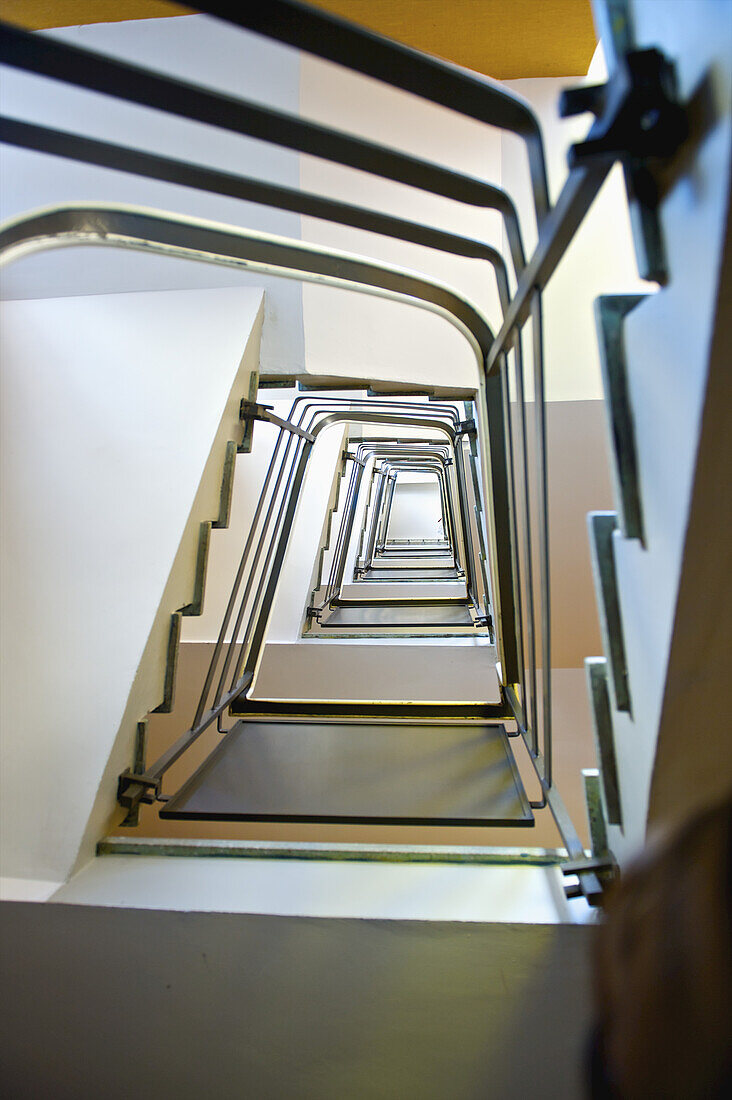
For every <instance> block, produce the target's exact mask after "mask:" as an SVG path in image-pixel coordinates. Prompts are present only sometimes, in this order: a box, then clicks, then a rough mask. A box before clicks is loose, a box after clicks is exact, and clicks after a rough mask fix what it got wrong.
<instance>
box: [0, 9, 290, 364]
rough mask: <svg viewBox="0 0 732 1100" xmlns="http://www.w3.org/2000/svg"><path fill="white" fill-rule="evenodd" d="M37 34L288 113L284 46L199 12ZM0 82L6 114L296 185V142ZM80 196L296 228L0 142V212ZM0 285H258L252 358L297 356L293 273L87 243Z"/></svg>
mask: <svg viewBox="0 0 732 1100" xmlns="http://www.w3.org/2000/svg"><path fill="white" fill-rule="evenodd" d="M49 33H50V34H51V36H52V37H54V38H58V39H60V40H61V41H63V42H67V43H69V44H71V45H74V46H80V47H82V48H86V49H91V50H98V51H100V52H103V53H107V54H110V55H112V56H114V57H118V58H120V59H122V60H125V61H131V62H134V63H137V64H140V65H143V66H146V67H149V68H151V69H156V70H158V71H162V72H164V73H166V74H170V75H173V76H179V77H181V78H183V79H187V80H191V81H194V82H197V83H200V84H201V85H204V86H207V87H209V88H213V89H216V90H220V91H224V92H227V93H230V94H233V95H238V96H243V97H246V98H250V99H252V100H254V101H260V102H261V101H266V102H267V103H270V104H271V105H272V106H274V107H277V108H279V109H281V110H286V111H295V112H296V111H297V108H298V97H299V61H298V54H297V52H296V51H294V50H289V49H287V48H285V47H283V46H279V45H277V44H275V43H273V42H268V41H267V40H265V39H263V38H261V36H256V35H251V34H248V33H247V32H245V31H235V30H233V29H232V28H231V27H228V26H226V25H225V24H223V23H221V22H217V21H216V20H215V19H209V18H207V17H205V16H202V15H193V16H184V17H179V18H175V19H145V20H141V21H131V22H121V23H94V24H91V25H87V26H80V27H65V28H62V29H59V30H54V31H51V32H49ZM0 81H1V82H2V99H3V111H4V113H5V114H7V115H10V116H13V117H17V118H20V119H23V120H27V121H31V122H37V123H40V124H42V125H46V126H52V127H57V128H58V129H62V130H64V129H66V130H70V131H73V132H77V133H78V132H80V131H81V132H83V134H84V135H86V136H89V137H94V138H98V139H100V140H103V141H112V142H116V143H119V144H121V145H128V146H132V147H133V148H139V149H143V150H150V151H152V152H155V153H159V154H163V155H167V156H171V157H176V158H179V159H182V160H189V161H192V162H196V163H200V164H204V165H206V166H209V167H213V168H220V169H222V170H224V171H231V172H238V173H241V174H243V175H249V176H254V177H257V176H260V177H261V178H263V179H269V180H272V181H274V182H277V183H282V184H286V185H289V186H291V187H297V186H298V177H299V166H298V159H299V158H298V154H297V153H292V152H289V151H288V150H284V149H279V148H277V147H276V146H273V145H269V144H267V143H265V142H261V141H256V140H254V139H250V138H245V137H240V136H238V135H236V134H232V133H227V132H226V131H223V130H217V129H215V128H213V127H208V126H203V125H200V124H197V123H189V122H185V121H183V120H182V119H178V118H175V117H174V116H172V115H167V114H165V113H163V112H159V111H153V110H148V109H146V108H144V107H137V106H134V105H132V104H125V103H123V102H121V101H114V100H111V99H109V98H108V97H106V96H103V95H97V94H94V93H91V92H85V91H83V90H81V89H75V88H73V87H71V86H70V85H64V84H60V83H58V82H56V81H53V80H48V79H43V78H41V77H37V76H32V75H30V74H23V73H20V72H18V71H15V70H12V69H8V68H5V67H2V68H0ZM83 200H88V201H96V202H113V203H114V202H117V203H118V202H126V203H134V204H140V205H143V206H150V207H156V208H159V209H163V210H169V211H174V212H177V213H180V214H187V215H191V216H194V217H201V218H208V219H212V220H214V221H221V222H228V223H231V224H234V225H239V226H246V227H248V228H251V229H257V230H262V231H265V232H270V233H278V234H282V235H283V236H288V237H299V236H300V219H299V216H298V215H296V214H290V213H285V212H280V211H277V210H274V209H269V208H267V207H263V206H259V205H255V204H252V203H245V202H240V201H237V200H235V199H227V198H223V197H221V196H217V195H210V194H206V193H204V192H198V191H194V190H192V189H190V188H186V187H177V186H174V185H171V184H166V183H160V182H157V181H155V180H147V179H142V178H139V177H135V176H132V175H128V174H126V173H124V172H115V171H112V170H111V169H106V168H96V167H93V166H89V165H84V164H80V163H75V162H73V161H70V160H64V159H62V158H60V157H51V156H46V155H43V154H40V153H34V152H29V151H25V150H20V149H14V148H12V147H10V146H3V150H2V157H1V158H0V211H1V213H0V217H1V218H2V219H5V218H9V217H14V216H16V215H18V214H21V213H23V212H25V211H29V210H33V209H35V208H37V207H41V206H46V205H48V204H51V203H63V202H69V201H83ZM0 286H1V287H2V294H3V297H6V298H46V297H52V298H57V297H65V296H68V295H85V294H109V293H115V292H120V291H142V290H174V289H184V288H196V287H200V288H203V287H222V286H238V287H247V286H256V287H265V288H266V290H267V297H266V311H267V312H266V320H265V326H264V334H263V345H262V353H263V365H264V367H266V369H268V370H271V371H277V370H292V368H293V366H295V367H300V366H302V363H303V359H304V345H303V331H302V293H301V289H300V287H299V285H298V284H297V283H294V282H290V281H288V280H284V279H273V278H272V279H270V278H265V277H264V276H261V275H256V276H254V275H247V274H245V273H243V272H239V271H235V270H233V269H231V268H225V267H215V266H209V265H205V264H200V263H194V262H192V261H188V260H177V259H169V258H165V257H159V256H158V257H152V256H140V255H138V254H136V253H133V252H127V251H120V250H112V249H102V248H89V249H83V250H79V249H71V250H67V249H63V250H57V251H54V252H51V253H45V254H41V255H35V256H29V257H26V258H24V259H23V260H20V261H18V262H17V263H15V264H13V266H12V267H11V268H8V269H7V270H6V271H5V272H3V275H2V283H1V284H0Z"/></svg>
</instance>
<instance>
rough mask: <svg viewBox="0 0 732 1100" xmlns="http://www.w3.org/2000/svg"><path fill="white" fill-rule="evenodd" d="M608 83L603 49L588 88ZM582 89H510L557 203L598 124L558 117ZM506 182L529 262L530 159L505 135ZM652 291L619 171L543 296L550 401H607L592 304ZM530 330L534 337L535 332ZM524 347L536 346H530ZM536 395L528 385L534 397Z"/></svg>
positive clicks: (556, 82) (537, 84)
mask: <svg viewBox="0 0 732 1100" xmlns="http://www.w3.org/2000/svg"><path fill="white" fill-rule="evenodd" d="M606 78H607V67H606V64H605V57H604V54H603V50H602V45H598V47H597V49H596V51H595V56H594V57H593V59H592V64H591V65H590V69H589V72H588V74H587V79H586V81H584V83H588V84H601V83H603V81H604V80H605V79H606ZM581 83H583V81H581V80H577V79H576V78H554V77H543V78H539V79H532V80H508V81H506V82H505V85H506V88H508V89H509V90H510V91H512V92H515V93H516V95H519V96H521V97H522V98H523V99H525V100H527V101H528V102H529V103H530V104H531V106H532V108H533V110H534V112H535V114H536V115H537V117H538V119H539V122H540V124H541V128H542V133H543V135H544V146H545V150H546V159H547V174H548V177H549V193H550V196H551V200H552V202H555V201H556V199H557V198H558V196H559V194H560V192H561V190H562V187H563V185H564V182H565V180H566V178H567V175H568V173H569V169H568V167H567V150H568V149H569V146H570V145H571V144H572V143H573V142H575V141H581V140H582V138H583V137H584V136H585V135H586V133H587V131H588V129H589V126H590V123H591V121H592V118H591V116H589V115H583V116H580V117H577V118H570V119H561V118H559V116H558V113H557V104H558V101H559V96H560V93H561V91H562V89H563V88H566V87H573V86H575V85H577V84H581ZM501 181H502V186H503V187H504V188H505V189H506V190H507V191H508V192H509V194H510V195H511V196H512V198H513V200H514V202H515V204H516V207H517V209H518V212H519V217H520V219H521V225H522V227H523V228H524V233H525V241H524V244H525V247H526V254H527V256H530V255H531V253H532V251H533V249H534V248H535V246H536V239H537V238H536V225H535V221H534V219H533V202H532V198H531V191H530V187H529V176H528V172H527V170H526V156H525V153H524V150H523V142H522V141H521V140H520V139H519V138H517V137H514V136H513V135H511V134H505V133H504V134H503V135H502V137H501ZM504 251H505V243H504ZM652 290H653V287H652V286H650V285H649V284H648V283H645V282H642V281H641V280H640V278H639V277H638V271H637V267H636V262H635V253H634V251H633V243H632V237H631V232H630V220H629V217H628V205H627V201H626V198H625V185H624V182H623V175H622V170H621V168H620V167H619V166H618V165H616V166H615V167H614V168H613V169H612V171H611V172H610V175H609V176H608V179H607V180H606V181H605V184H604V186H603V187H602V189H601V191H600V193H599V194H598V196H597V198H596V199H595V202H594V204H593V206H592V208H591V210H590V211H589V213H588V215H587V217H586V218H585V220H584V222H583V224H582V227H581V229H580V231H579V232H578V233H577V235H576V236H575V238H574V240H573V241H572V244H571V245H570V247H569V248H568V249H567V252H566V253H565V255H564V257H563V258H562V261H561V263H560V264H559V267H558V268H557V270H556V272H555V274H554V275H553V276H552V279H551V281H550V283H549V285H548V286H547V288H546V290H545V292H544V296H543V301H544V344H545V371H546V384H547V399H548V400H549V401H591V400H602V399H603V396H604V395H603V392H602V377H601V373H600V359H599V351H598V345H597V336H596V333H595V320H594V312H593V303H594V300H595V298H596V297H597V296H598V295H599V294H634V293H643V294H648V293H649V292H651V291H652ZM525 331H526V333H527V336H528V337H529V339H530V333H531V329H530V326H529V327H527V329H526V330H525ZM525 346H526V347H527V348H529V347H530V343H529V342H528V340H527V341H526V344H525ZM529 382H531V380H530V379H529ZM532 394H533V387H532V386H531V385H529V397H531V396H532Z"/></svg>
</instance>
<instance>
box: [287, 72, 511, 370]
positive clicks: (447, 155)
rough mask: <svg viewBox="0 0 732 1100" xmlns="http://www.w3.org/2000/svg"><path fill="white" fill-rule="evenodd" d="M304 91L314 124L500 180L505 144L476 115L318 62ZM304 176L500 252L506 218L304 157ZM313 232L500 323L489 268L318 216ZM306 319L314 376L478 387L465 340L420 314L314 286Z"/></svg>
mask: <svg viewBox="0 0 732 1100" xmlns="http://www.w3.org/2000/svg"><path fill="white" fill-rule="evenodd" d="M300 88H301V90H300V107H301V111H302V113H303V115H304V116H306V117H308V118H313V119H316V120H317V121H318V122H323V123H326V124H329V125H333V126H337V127H339V128H341V129H344V130H348V131H350V132H352V133H356V134H358V135H360V136H363V137H366V138H369V139H370V140H374V141H378V142H382V143H384V144H386V145H391V146H395V147H397V148H400V149H402V150H404V151H406V152H409V153H412V154H415V155H418V156H422V157H424V158H426V159H429V160H434V161H439V162H440V163H442V164H445V165H447V166H449V167H451V168H456V169H461V170H463V171H465V172H469V173H472V174H474V175H476V176H479V177H480V178H483V179H486V180H490V181H491V182H493V183H500V137H499V135H498V133H497V132H492V131H490V130H489V129H488V128H486V127H483V126H481V125H480V124H478V123H476V122H473V121H472V120H470V119H465V118H462V117H460V116H459V115H456V114H454V113H453V112H452V111H449V110H447V109H444V108H440V107H436V106H433V105H429V104H426V103H425V102H424V101H422V100H419V99H417V98H416V97H414V96H410V95H407V94H406V93H403V92H399V91H397V90H394V89H391V88H387V87H386V86H384V85H380V84H379V83H378V82H377V81H374V80H370V79H369V78H367V77H363V76H359V75H358V74H355V73H349V72H346V71H345V70H344V69H341V68H339V67H338V66H336V65H332V64H330V63H328V62H324V61H320V60H318V59H316V58H311V57H307V56H303V58H302V62H301V83H300ZM300 180H301V185H302V187H303V188H305V189H307V190H313V191H318V192H321V193H323V194H330V195H336V196H338V197H339V198H344V199H346V200H348V201H351V202H355V203H358V204H360V205H363V206H367V207H371V208H372V209H375V210H383V211H386V212H388V213H391V214H396V215H399V216H401V217H405V218H409V219H412V220H415V221H420V220H423V221H425V222H426V223H428V224H432V225H436V226H440V227H441V228H445V229H449V230H453V231H455V232H458V233H464V234H466V235H470V236H478V237H480V238H482V239H485V240H490V241H493V242H495V243H496V244H500V233H501V228H500V226H501V222H500V218H499V216H498V214H497V213H495V212H493V211H475V210H473V209H472V208H468V207H464V206H462V205H461V204H459V203H456V202H453V201H452V200H449V199H441V198H439V197H437V196H433V195H428V194H426V193H423V192H421V191H417V190H415V189H414V188H411V187H404V186H401V185H399V184H395V183H390V182H388V181H385V180H379V179H376V178H375V177H371V176H369V175H367V174H366V173H362V172H356V171H354V170H351V169H346V168H341V167H338V166H334V165H330V164H326V163H324V162H320V161H318V160H316V159H314V158H312V157H303V158H302V159H301V170H300ZM302 231H303V239H304V240H307V241H309V242H312V243H315V244H324V245H328V246H330V247H335V248H343V249H346V250H349V251H353V252H359V253H365V254H367V255H369V256H373V257H375V258H377V259H381V260H384V261H386V262H390V263H396V264H399V265H401V266H404V267H408V268H416V269H418V270H420V271H421V272H423V273H424V274H426V275H428V276H431V277H434V278H436V279H439V280H441V281H443V282H447V283H449V284H450V285H451V286H454V287H456V288H457V289H459V290H461V291H463V292H464V293H466V294H467V296H468V297H470V298H471V299H472V300H473V301H475V302H476V303H477V304H478V305H479V307H481V308H482V309H484V311H485V312H486V313H487V316H488V318H489V319H490V320H491V322H492V323H493V324H494V325H496V324H497V323H498V320H499V314H498V298H497V294H496V291H495V280H494V278H493V273H492V269H490V268H489V267H488V266H487V265H484V264H481V263H479V262H478V261H475V260H466V259H461V258H454V257H451V256H448V255H445V254H443V253H439V252H435V251H433V250H431V249H426V248H422V247H420V246H418V245H407V244H402V243H400V242H396V241H391V240H389V239H386V238H382V237H379V236H377V235H375V234H371V233H365V232H363V231H360V230H354V229H349V228H346V227H340V226H331V225H328V224H327V223H325V222H320V221H317V220H316V219H313V218H303V226H302ZM304 317H305V343H306V362H307V368H308V370H309V371H311V372H313V373H320V374H328V375H330V374H337V375H348V374H360V375H362V376H363V375H365V376H366V377H379V378H385V379H401V380H405V381H408V380H410V379H415V378H416V379H419V380H423V381H432V382H435V383H441V384H443V385H444V384H445V383H446V382H447V383H448V384H455V385H462V386H471V385H475V384H476V368H475V361H474V358H473V357H472V355H471V353H470V350H469V349H468V347H467V344H466V343H465V341H464V340H463V339H462V338H461V337H460V335H459V334H457V333H455V332H453V331H452V330H451V329H450V326H449V325H447V324H446V322H445V321H443V320H441V319H439V318H436V317H433V316H430V315H428V314H425V313H424V312H422V311H417V310H415V309H414V308H412V307H410V306H407V305H402V304H398V303H392V302H383V301H379V300H377V299H369V298H365V297H363V296H358V295H354V294H350V293H348V292H346V291H341V290H331V289H324V288H321V287H306V288H305V291H304Z"/></svg>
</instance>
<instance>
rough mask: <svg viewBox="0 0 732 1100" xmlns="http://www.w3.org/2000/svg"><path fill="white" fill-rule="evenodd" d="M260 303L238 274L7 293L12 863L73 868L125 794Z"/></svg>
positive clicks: (5, 729)
mask: <svg viewBox="0 0 732 1100" xmlns="http://www.w3.org/2000/svg"><path fill="white" fill-rule="evenodd" d="M261 302H262V293H261V291H255V290H253V289H242V288H228V289H215V290H184V291H183V290H179V291H165V292H159V293H153V294H151V293H142V294H116V295H111V294H109V295H95V296H93V297H86V296H78V297H73V298H63V299H46V300H43V301H28V302H26V301H17V302H10V303H6V304H5V306H4V308H3V325H2V364H3V370H2V428H1V432H0V439H1V440H2V464H1V476H2V486H1V488H2V493H1V494H0V499H1V501H2V505H1V507H2V512H1V513H0V539H1V547H0V549H1V551H2V562H3V568H2V573H1V575H0V586H1V596H2V606H3V619H2V635H1V636H0V645H1V652H2V659H1V662H0V664H1V675H2V684H1V690H0V696H1V698H0V703H1V705H2V721H1V724H0V736H1V737H2V762H3V763H2V769H1V774H0V781H1V782H2V799H1V802H2V811H1V812H2V825H1V828H0V843H1V844H2V850H1V851H2V868H3V873H4V874H6V875H8V876H10V877H24V878H36V879H45V880H50V881H60V880H63V879H64V878H65V877H66V876H67V874H68V873H69V871H70V869H71V867H72V866H73V864H74V861H75V859H76V858H77V853H78V852H79V850H80V846H81V847H82V852H83V858H84V859H88V858H89V856H90V855H91V854H92V852H93V845H94V843H95V842H96V840H97V839H98V837H99V835H101V833H102V831H103V830H104V828H105V824H106V821H107V819H108V817H109V815H110V812H112V811H113V809H114V805H115V803H114V798H115V775H117V774H119V772H120V771H121V770H122V769H123V768H125V767H128V766H129V765H130V763H131V760H132V757H131V752H132V738H133V734H134V730H135V724H136V722H137V721H138V720H139V719H141V718H143V717H144V715H145V713H146V712H147V711H148V710H149V709H150V708H152V707H155V706H157V705H158V703H159V702H160V701H161V698H162V685H163V680H162V674H163V669H164V664H165V652H166V646H167V638H168V631H169V625H170V613H171V612H172V611H173V610H175V609H176V608H179V607H181V606H183V605H184V604H186V603H188V602H190V600H191V598H192V594H193V575H194V568H195V560H196V552H197V546H198V529H199V524H200V522H201V521H202V520H204V519H214V518H216V516H217V514H218V505H219V492H220V486H221V471H222V467H223V455H224V450H225V447H226V441H227V439H229V438H236V432H237V429H238V407H239V399H240V397H241V396H242V394H243V393H246V392H247V388H248V381H249V373H250V371H251V370H252V369H253V368H254V369H256V366H257V355H258V350H259V335H260V328H261ZM245 350H246V355H245V354H244V353H245ZM239 431H240V429H239ZM131 685H133V687H132V693H131ZM92 806H94V810H93V811H92V814H91V818H90V811H91V810H92ZM84 844H85V845H86V848H84V846H83V845H84Z"/></svg>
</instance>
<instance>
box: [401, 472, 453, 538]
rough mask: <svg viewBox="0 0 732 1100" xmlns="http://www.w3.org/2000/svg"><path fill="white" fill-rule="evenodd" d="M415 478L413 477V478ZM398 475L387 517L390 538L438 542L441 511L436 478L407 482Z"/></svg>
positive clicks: (403, 475) (440, 531) (441, 531)
mask: <svg viewBox="0 0 732 1100" xmlns="http://www.w3.org/2000/svg"><path fill="white" fill-rule="evenodd" d="M413 476H414V475H413ZM408 477H409V475H408V474H400V475H399V476H398V478H397V483H396V488H395V489H394V499H393V501H392V506H391V515H390V516H389V530H388V532H387V537H388V538H389V539H441V538H443V537H444V532H443V530H442V508H441V506H440V490H439V486H438V484H437V478H431V479H430V480H425V481H422V482H419V481H409V480H407V478H408Z"/></svg>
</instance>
